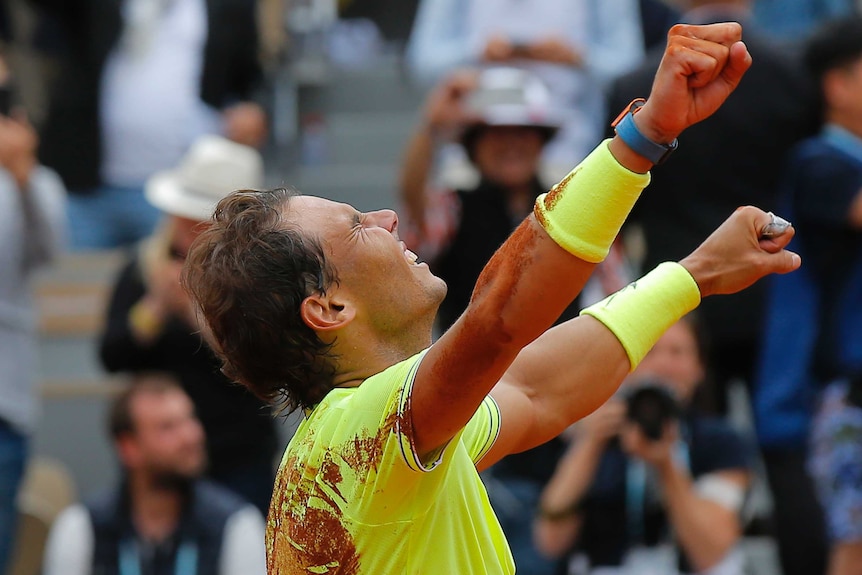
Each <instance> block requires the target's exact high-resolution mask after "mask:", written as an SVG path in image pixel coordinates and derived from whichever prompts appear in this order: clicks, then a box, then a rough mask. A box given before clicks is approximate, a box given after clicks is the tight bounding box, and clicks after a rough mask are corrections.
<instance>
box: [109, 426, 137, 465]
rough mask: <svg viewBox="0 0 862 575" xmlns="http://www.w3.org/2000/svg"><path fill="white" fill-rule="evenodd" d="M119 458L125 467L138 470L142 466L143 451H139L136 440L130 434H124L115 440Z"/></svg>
mask: <svg viewBox="0 0 862 575" xmlns="http://www.w3.org/2000/svg"><path fill="white" fill-rule="evenodd" d="M114 447H115V448H116V450H117V457H118V458H119V460H120V462H121V463H122V464H123V466H124V467H126V468H128V469H136V468H138V467H140V465H141V451H140V449H138V446H137V444H136V443H135V440H134V438H133V437H132V436H131V435H130V434H124V435H121V436H120V437H118V438H116V439H115V440H114Z"/></svg>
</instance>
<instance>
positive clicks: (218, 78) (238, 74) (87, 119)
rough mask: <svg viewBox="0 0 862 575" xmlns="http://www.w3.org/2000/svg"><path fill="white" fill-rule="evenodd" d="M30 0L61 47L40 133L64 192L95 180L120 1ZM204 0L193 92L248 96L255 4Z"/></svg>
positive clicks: (218, 98) (214, 99) (218, 101)
mask: <svg viewBox="0 0 862 575" xmlns="http://www.w3.org/2000/svg"><path fill="white" fill-rule="evenodd" d="M30 2H31V3H33V4H34V5H36V6H38V7H40V8H42V9H44V10H46V11H48V12H49V13H50V14H51V15H52V16H54V18H55V19H56V20H57V21H59V22H60V23H61V24H62V25H63V31H64V37H63V39H62V41H63V43H64V45H65V50H64V51H63V52H64V57H63V58H61V62H60V67H61V72H60V75H59V77H58V79H57V81H56V83H55V85H53V86H52V87H51V98H50V104H49V109H48V117H47V119H46V122H45V125H44V127H43V130H42V134H41V149H40V156H41V161H42V163H43V164H45V165H47V166H50V167H51V168H54V169H55V170H56V171H57V172H58V173H59V174H60V176H61V177H62V178H63V181H64V183H65V184H66V188H67V189H68V190H69V191H70V192H72V193H86V192H87V191H88V190H90V189H92V188H94V187H96V186H98V185H99V184H100V168H101V161H102V149H101V144H102V142H101V127H100V109H99V100H100V84H101V78H102V73H103V71H104V67H105V63H106V61H107V58H108V55H109V54H110V52H111V50H112V49H113V47H114V45H115V44H116V43H117V41H118V40H119V38H120V36H121V33H122V17H121V13H120V7H121V4H122V0H30ZM206 4H207V41H206V46H205V48H204V63H203V73H202V74H201V85H200V97H201V100H202V101H204V102H205V103H207V104H209V105H210V106H212V107H214V108H219V109H220V108H223V107H225V106H226V105H228V104H230V103H232V102H235V101H240V100H248V99H250V98H251V97H252V96H253V92H254V90H255V89H256V88H257V87H259V85H260V80H261V68H260V63H259V61H258V58H257V56H258V34H257V24H256V16H255V7H256V2H255V0H206ZM165 89H170V87H169V86H165Z"/></svg>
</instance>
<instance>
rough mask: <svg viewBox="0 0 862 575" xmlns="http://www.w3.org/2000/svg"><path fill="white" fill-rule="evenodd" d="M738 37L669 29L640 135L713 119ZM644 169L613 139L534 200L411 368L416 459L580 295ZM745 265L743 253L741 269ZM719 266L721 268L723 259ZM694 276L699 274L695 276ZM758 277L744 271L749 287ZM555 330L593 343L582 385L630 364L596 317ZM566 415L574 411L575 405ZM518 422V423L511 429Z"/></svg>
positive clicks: (735, 69) (511, 440)
mask: <svg viewBox="0 0 862 575" xmlns="http://www.w3.org/2000/svg"><path fill="white" fill-rule="evenodd" d="M740 38H741V28H740V26H739V25H738V24H717V25H711V26H702V27H699V26H682V25H680V26H677V27H675V28H674V29H673V30H672V31H671V33H670V34H669V41H668V48H667V51H666V54H665V57H664V60H663V61H662V65H661V66H660V68H659V71H658V73H657V75H656V81H655V84H654V86H653V92H652V95H651V96H650V99H649V101H648V102H647V103H646V104H645V105H644V106H643V108H642V109H641V111H640V112H639V113H638V115H637V120H636V125H637V126H638V128H639V130H640V132H641V133H643V134H644V135H645V136H646V137H647V138H648V139H650V140H652V141H653V142H657V143H663V144H667V143H670V142H671V141H673V140H674V139H675V138H676V136H677V135H678V134H679V133H680V132H681V131H682V130H683V129H685V128H686V127H688V126H690V125H692V124H694V123H696V122H698V121H700V120H702V119H704V118H706V117H707V116H709V115H710V114H712V113H713V112H714V111H715V110H716V109H717V108H718V107H719V106H720V105H721V103H722V102H723V101H724V100H725V99H726V98H727V96H728V95H729V94H730V93H731V92H732V91H733V89H734V88H735V86H736V85H737V84H738V82H739V80H740V79H741V77H742V75H743V74H744V72H745V70H746V69H747V68H748V66H749V65H750V62H751V59H750V56H749V55H748V51H747V50H746V48H745V46H744V45H743V44H742V43H741V42H740V41H739V40H740ZM594 156H595V157H594ZM651 165H652V164H651V162H650V161H649V160H648V159H646V158H645V157H643V156H641V155H639V154H637V153H636V152H634V151H633V150H632V149H631V148H629V147H628V145H627V144H625V143H624V142H623V141H622V140H621V139H620V138H619V137H617V138H614V139H613V140H612V141H611V142H610V144H609V145H607V147H606V148H605V147H604V145H602V146H600V147H599V148H598V149H597V151H596V152H594V154H593V155H592V156H591V158H588V159H587V160H586V161H585V163H583V164H582V165H581V167H580V169H576V170H574V171H573V173H572V174H570V176H567V177H566V178H565V179H564V180H563V182H561V184H560V185H558V186H556V187H555V188H554V189H553V190H552V191H551V192H550V193H549V194H547V195H545V196H543V197H540V198H539V200H538V201H537V205H536V212H535V214H534V215H532V216H530V217H529V218H528V219H527V220H525V221H524V223H522V224H521V226H520V227H519V228H518V229H517V230H516V231H515V232H514V233H513V234H512V236H511V237H510V238H509V240H507V242H506V243H505V244H504V245H503V246H502V247H501V248H500V250H499V251H498V252H497V253H496V254H495V255H494V257H493V258H492V259H491V261H490V262H489V264H488V266H487V267H486V268H485V270H484V271H483V273H482V275H481V276H480V278H479V281H478V282H477V285H476V288H475V291H474V293H473V298H472V301H471V303H470V305H469V306H468V308H467V310H466V311H465V313H464V314H463V315H462V317H461V318H460V319H459V320H458V321H457V322H456V323H455V325H454V326H453V327H452V328H451V329H450V330H449V331H448V332H447V333H446V334H444V335H443V337H441V339H440V340H439V341H438V342H437V343H436V344H435V345H433V346H432V347H431V349H430V350H429V352H428V354H427V355H426V357H425V360H424V361H423V362H422V365H421V367H420V368H419V371H418V373H417V376H416V382H415V385H414V390H413V396H412V416H413V426H414V441H415V445H416V449H417V451H418V452H419V453H420V454H427V453H431V452H433V451H434V450H435V449H437V448H439V447H440V446H441V445H444V444H445V443H446V442H447V441H448V440H449V439H451V438H452V437H453V436H454V435H455V433H457V431H458V430H459V429H461V427H463V426H464V425H465V423H466V422H467V421H468V420H469V418H470V417H471V416H472V414H473V413H474V412H475V410H476V408H477V406H478V405H479V403H480V402H481V401H482V399H483V398H484V397H485V396H486V395H487V394H488V393H489V391H490V390H491V389H492V388H493V387H494V385H495V384H496V383H497V382H498V381H499V380H500V379H501V378H502V377H503V375H504V374H505V373H506V371H507V369H508V368H509V366H510V365H511V364H512V362H513V361H514V360H515V358H516V357H517V356H518V354H519V353H520V352H521V350H522V349H523V348H524V347H526V346H527V345H528V344H530V343H531V342H533V341H534V340H536V338H538V337H539V336H540V335H541V334H542V333H543V332H545V330H547V329H548V327H549V326H550V325H551V324H552V323H553V321H554V320H555V319H556V318H557V317H559V315H560V313H561V312H562V311H563V309H564V308H565V307H566V306H567V305H568V304H569V303H570V302H571V301H572V300H573V299H574V297H575V296H576V295H577V294H578V292H579V291H580V290H581V288H582V287H583V285H584V283H585V282H586V280H587V279H588V277H589V275H590V273H591V272H592V269H593V267H594V265H595V263H597V262H599V261H601V259H603V257H604V255H605V254H606V253H607V250H608V248H609V246H610V244H611V242H612V241H613V239H614V237H615V236H616V234H617V232H618V231H619V228H620V226H621V225H622V222H623V221H624V219H625V217H626V216H627V214H628V211H629V210H630V209H631V206H632V205H633V204H634V202H635V200H636V199H637V197H638V196H639V193H640V190H641V189H642V188H643V187H644V186H645V185H646V183H647V181H648V177H646V176H643V175H642V174H644V173H645V172H647V171H648V170H649V168H650V167H651ZM749 215H751V214H749ZM749 219H750V220H751V221H749V222H747V223H748V224H750V225H751V224H753V223H754V221H753V219H754V218H753V216H752V217H751V218H749ZM755 245H756V240H755ZM723 255H725V254H723V253H722V252H716V253H711V254H702V255H701V256H700V257H701V258H704V257H705V258H706V259H707V260H710V261H709V262H708V264H707V266H708V265H712V264H713V263H716V262H712V261H711V259H712V258H713V257H715V258H721V257H722V256H723ZM692 263H694V266H693V268H694V269H692V267H690V268H689V271H690V272H691V273H692V276H694V277H695V279H696V280H699V281H703V282H704V283H703V284H701V291H703V292H704V293H718V292H717V291H714V290H711V289H710V288H711V287H713V286H712V282H713V281H714V278H713V277H712V272H711V270H707V269H703V265H704V264H703V262H701V261H699V260H698V259H697V258H696V259H695V260H694V261H693V262H692ZM717 263H724V262H723V261H719V262H717ZM751 263H752V262H751V261H750V260H748V261H745V262H740V263H739V265H740V267H745V266H748V265H751ZM721 268H722V270H727V268H728V266H721ZM777 269H778V266H777V264H776V265H774V266H773V267H771V268H770V269H766V268H765V267H764V266H760V267H757V268H756V270H748V269H747V268H746V270H745V271H750V272H751V273H750V275H752V276H756V277H759V275H763V274H765V273H768V272H769V271H775V270H777ZM758 273H759V275H757V274H758ZM696 274H703V275H702V277H700V278H699V277H698V275H696ZM756 277H751V278H750V281H748V284H750V283H752V282H753V281H754V280H755V279H756ZM733 281H735V282H736V283H734V285H732V286H730V287H732V288H733V289H732V291H736V290H738V289H741V288H742V287H744V285H742V284H743V283H744V282H741V281H740V279H739V278H735V279H734V280H733ZM737 284H738V285H737ZM577 326H583V327H577ZM559 335H561V336H563V337H568V338H569V340H568V342H569V343H570V342H571V341H572V339H571V338H578V339H580V340H583V342H584V344H585V345H588V346H591V353H590V354H589V356H590V358H591V359H597V360H601V361H602V362H603V363H602V365H600V366H589V367H583V369H585V370H587V373H588V374H592V375H590V376H588V378H587V380H586V381H589V380H592V377H593V375H594V374H595V373H596V372H597V371H598V370H604V372H605V374H607V373H608V372H609V371H610V375H611V383H608V384H606V387H607V389H614V388H616V386H617V385H618V383H619V381H618V380H619V379H621V378H622V376H623V375H624V374H625V373H626V372H627V371H628V367H629V366H628V359H627V356H626V353H625V352H624V351H623V348H622V347H621V344H620V342H619V341H618V340H617V338H616V337H615V336H614V334H613V333H611V332H610V331H608V330H607V329H606V328H605V327H603V325H602V323H600V322H598V321H596V320H595V319H591V318H584V319H582V320H578V321H577V322H572V324H570V325H569V326H568V329H567V330H566V331H565V332H563V333H560V334H559ZM543 339H544V338H543ZM546 341H547V340H546ZM547 345H558V346H564V347H566V349H565V350H564V353H563V356H565V357H566V358H571V357H572V356H573V355H575V354H573V353H572V348H570V347H568V346H566V345H565V343H564V342H559V343H557V342H549V343H546V344H543V345H542V346H540V348H539V349H540V350H541V349H542V348H544V347H545V346H547ZM553 359H554V360H556V359H559V358H558V357H554V358H553ZM575 363H578V362H573V361H570V360H567V361H566V364H567V367H573V366H572V365H569V364H575ZM528 371H530V370H528ZM545 371H548V370H547V368H546V370H545ZM551 371H553V370H551ZM559 371H565V370H559ZM570 381H571V380H570ZM539 387H540V386H537V387H536V388H531V390H530V393H533V392H535V393H536V394H538V395H541V394H543V393H545V392H544V389H543V388H541V389H539ZM607 395H610V393H608V394H607ZM525 397H527V399H530V400H531V403H533V401H535V400H538V401H539V403H541V402H542V400H541V399H538V397H536V396H533V397H529V396H525ZM517 403H518V402H517V401H515V402H513V403H512V405H513V406H516V405H517ZM596 405H598V404H596ZM501 409H502V408H501ZM569 410H570V411H572V412H577V411H579V409H578V408H575V409H572V407H571V406H570V407H569ZM503 411H504V413H503V425H504V429H508V428H510V427H511V426H512V424H511V423H510V421H507V419H508V418H509V417H510V415H511V414H510V413H508V412H507V410H503ZM530 418H532V416H528V419H530ZM521 423H523V422H521V421H517V420H515V427H518V426H519V425H521ZM527 423H529V421H527ZM542 431H545V430H544V429H543V430H542ZM505 433H506V434H507V435H508V434H509V433H510V432H509V431H506V432H505ZM517 435H519V433H518V432H515V431H513V432H512V433H511V436H509V437H508V438H507V441H506V442H504V443H507V444H508V445H509V446H510V447H514V446H519V445H525V444H526V443H529V442H530V441H534V440H535V439H538V436H537V435H536V434H533V433H531V435H530V437H521V438H520V439H521V440H520V441H515V438H516V436H517ZM501 439H502V437H501ZM498 443H500V442H499V441H498ZM501 445H502V444H501ZM495 451H496V450H495ZM498 455H499V453H498Z"/></svg>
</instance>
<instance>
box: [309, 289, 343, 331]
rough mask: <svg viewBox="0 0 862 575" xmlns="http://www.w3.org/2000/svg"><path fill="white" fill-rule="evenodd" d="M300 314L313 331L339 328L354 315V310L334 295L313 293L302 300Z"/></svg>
mask: <svg viewBox="0 0 862 575" xmlns="http://www.w3.org/2000/svg"><path fill="white" fill-rule="evenodd" d="M300 315H301V316H302V321H304V322H305V325H307V326H308V327H310V328H311V329H313V330H314V331H324V332H325V331H334V330H337V329H340V328H342V327H344V326H346V325H347V324H349V323H350V322H351V321H353V318H354V317H355V316H356V310H355V309H354V307H353V306H352V305H350V304H349V303H348V302H346V301H341V300H340V299H339V298H338V297H337V296H335V295H323V294H313V295H310V296H308V297H307V298H305V299H304V300H302V306H300Z"/></svg>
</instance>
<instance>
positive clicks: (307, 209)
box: [285, 196, 446, 333]
mask: <svg viewBox="0 0 862 575" xmlns="http://www.w3.org/2000/svg"><path fill="white" fill-rule="evenodd" d="M285 217H286V219H287V220H289V221H291V222H294V223H295V224H296V225H298V226H299V228H300V229H301V230H302V233H304V234H306V235H309V236H311V237H316V238H319V240H320V241H321V244H322V246H323V250H324V254H325V257H326V259H327V261H328V262H329V263H330V265H332V266H333V268H334V269H335V275H336V277H337V278H338V282H337V285H334V286H331V287H332V289H333V290H335V291H338V292H339V293H341V294H342V295H343V296H344V297H345V298H346V300H347V301H349V302H350V304H351V305H353V306H354V307H355V311H356V313H357V315H356V317H357V319H360V320H361V321H364V322H367V323H368V325H370V326H373V327H374V328H375V331H377V332H378V333H387V332H398V331H400V330H402V329H403V328H404V326H405V325H407V324H409V323H411V322H415V321H417V320H425V321H427V322H428V325H429V326H430V322H432V321H433V318H434V314H435V313H436V311H437V307H438V306H439V305H440V302H441V301H442V300H443V297H444V296H445V295H446V284H445V283H444V282H443V280H441V279H440V278H438V277H436V276H435V275H433V274H432V273H431V271H430V270H429V269H428V265H427V264H425V263H417V261H416V256H415V255H414V254H413V253H412V252H410V251H409V250H408V249H407V246H405V245H404V242H402V241H400V240H399V238H398V231H397V228H398V217H397V216H396V214H395V212H393V211H392V210H380V211H376V212H367V213H361V212H359V211H357V210H356V209H354V208H353V207H351V206H349V205H347V204H342V203H337V202H332V201H330V200H325V199H323V198H316V197H313V196H297V197H295V198H292V199H291V201H290V203H289V204H288V207H287V211H286V213H285Z"/></svg>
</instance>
